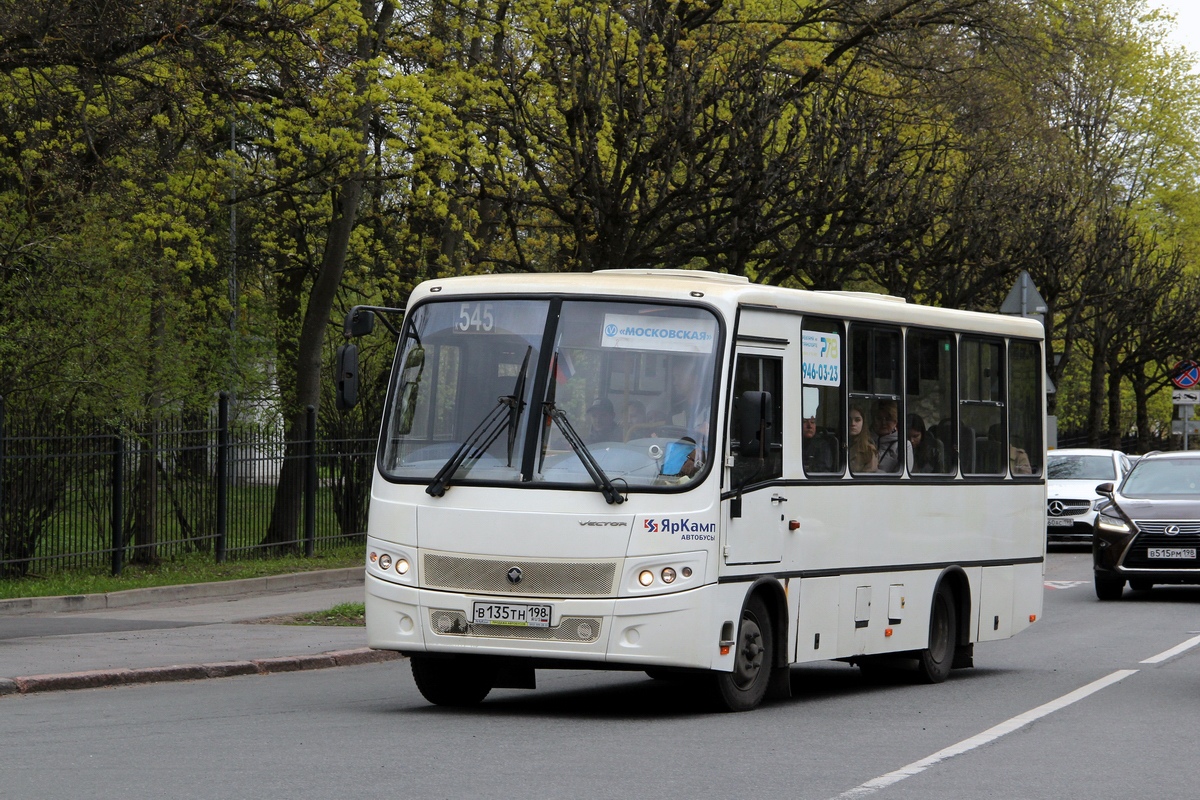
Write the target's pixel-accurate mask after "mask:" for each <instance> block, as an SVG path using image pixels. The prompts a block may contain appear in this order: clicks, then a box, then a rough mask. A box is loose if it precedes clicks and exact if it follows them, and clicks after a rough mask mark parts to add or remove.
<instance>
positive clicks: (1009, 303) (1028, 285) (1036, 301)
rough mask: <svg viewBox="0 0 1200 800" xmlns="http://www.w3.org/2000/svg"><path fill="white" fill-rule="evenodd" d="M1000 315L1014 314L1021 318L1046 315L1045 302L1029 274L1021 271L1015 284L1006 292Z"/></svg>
mask: <svg viewBox="0 0 1200 800" xmlns="http://www.w3.org/2000/svg"><path fill="white" fill-rule="evenodd" d="M1000 313H1001V314H1014V315H1020V316H1022V317H1031V316H1035V315H1036V316H1041V315H1042V314H1045V313H1046V300H1045V298H1043V297H1042V295H1041V293H1040V292H1039V291H1038V290H1037V287H1036V286H1034V285H1033V279H1032V278H1030V277H1029V273H1028V272H1026V271H1025V270H1021V274H1020V275H1018V276H1017V282H1016V283H1014V284H1013V287H1012V288H1011V289H1009V290H1008V296H1007V297H1005V298H1004V302H1003V303H1001V304H1000Z"/></svg>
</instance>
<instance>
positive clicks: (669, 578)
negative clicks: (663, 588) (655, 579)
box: [662, 567, 675, 583]
mask: <svg viewBox="0 0 1200 800" xmlns="http://www.w3.org/2000/svg"><path fill="white" fill-rule="evenodd" d="M662 580H663V583H674V582H675V570H674V569H672V568H671V567H663V571H662Z"/></svg>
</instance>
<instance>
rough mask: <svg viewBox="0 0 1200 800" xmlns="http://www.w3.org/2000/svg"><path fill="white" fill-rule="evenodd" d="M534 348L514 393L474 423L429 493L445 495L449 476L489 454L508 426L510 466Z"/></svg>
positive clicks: (527, 351) (528, 350)
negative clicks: (490, 448)
mask: <svg viewBox="0 0 1200 800" xmlns="http://www.w3.org/2000/svg"><path fill="white" fill-rule="evenodd" d="M532 351H533V347H532V345H531V346H530V347H529V348H527V349H526V350H525V360H524V361H522V362H521V369H520V372H519V373H518V374H517V383H516V386H514V387H513V393H512V394H506V395H501V396H500V397H498V398H497V399H496V405H495V406H494V407H493V408H492V410H491V411H489V412H488V413H487V415H486V416H485V417H484V418H483V420H482V421H481V422H480V423H479V424H478V425H476V426H475V430H473V431H471V435H470V436H468V437H467V438H466V439H464V440H463V443H462V444H461V445H459V446H458V449H457V450H455V451H454V455H452V456H450V460H448V461H447V462H446V463H445V464H443V465H442V468H441V469H439V470H438V472H437V474H436V475H434V476H433V483H431V484H429V485H428V486H426V487H425V493H426V494H428V495H430V496H431V497H441V496H442V495H444V494H445V493H446V489H447V488H448V487H449V486H450V478H451V477H453V476H454V473H455V472H457V471H458V468H459V467H461V466H462V465H463V462H465V461H466V460H467V459H468V458H470V459H471V460H472V461H477V460H479V458H480V456H482V455H483V454H484V453H486V452H487V450H488V448H489V447H491V446H492V443H493V442H495V441H496V439H498V438H499V437H500V433H501V432H502V431H504V429H505V428H507V429H508V466H510V467H511V466H512V457H513V447H514V446H515V444H516V440H517V424H518V423H519V422H520V420H521V412H522V411H523V410H524V408H525V401H524V400H522V399H521V397H522V395H524V394H525V375H526V373H527V371H528V370H529V354H530V353H531V352H532ZM472 448H473V449H472Z"/></svg>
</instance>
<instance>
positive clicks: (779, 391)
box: [729, 355, 783, 486]
mask: <svg viewBox="0 0 1200 800" xmlns="http://www.w3.org/2000/svg"><path fill="white" fill-rule="evenodd" d="M746 392H768V393H769V394H770V395H771V405H772V409H771V413H772V418H773V419H772V425H771V426H770V427H769V428H768V429H767V440H766V441H767V451H768V455H767V458H766V459H765V460H764V461H761V462H760V461H759V459H758V458H757V456H753V457H752V456H751V455H750V454H743V453H741V452H740V451H741V448H740V446H739V445H740V443H741V442H742V440H743V435H742V430H741V420H740V419H739V415H738V413H737V409H736V408H735V409H734V413H733V414H732V416H731V418H730V420H729V432H730V439H731V440H732V441H731V443H730V446H731V448H732V449H733V456H734V460H733V483H734V485H735V486H739V485H745V484H748V483H758V482H760V481H764V480H770V479H772V478H778V477H780V476H782V475H783V361H781V360H780V359H778V358H765V357H762V356H750V355H741V356H738V360H737V366H736V368H735V372H734V378H733V397H734V403H735V404H736V403H737V402H738V401H739V399H740V398H741V397H742V395H743V394H745V393H746Z"/></svg>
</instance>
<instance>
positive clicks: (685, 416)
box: [666, 356, 712, 442]
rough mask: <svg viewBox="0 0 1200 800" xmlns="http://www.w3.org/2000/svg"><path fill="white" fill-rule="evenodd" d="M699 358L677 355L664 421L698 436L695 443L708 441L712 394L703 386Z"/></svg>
mask: <svg viewBox="0 0 1200 800" xmlns="http://www.w3.org/2000/svg"><path fill="white" fill-rule="evenodd" d="M700 371H701V370H700V359H699V358H696V357H694V356H678V357H676V358H675V359H673V360H672V362H671V396H670V401H669V402H670V407H669V410H668V411H667V414H666V422H667V423H668V424H671V425H675V426H678V427H681V428H684V429H686V430H687V431H688V433H689V434H697V436H696V441H698V442H703V441H707V439H708V418H709V416H710V413H709V406H710V403H711V399H712V393H711V391H710V390H709V387H707V386H704V385H703V381H702V380H701V376H700V374H699V373H700Z"/></svg>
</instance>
